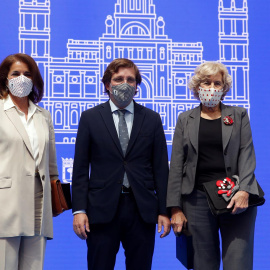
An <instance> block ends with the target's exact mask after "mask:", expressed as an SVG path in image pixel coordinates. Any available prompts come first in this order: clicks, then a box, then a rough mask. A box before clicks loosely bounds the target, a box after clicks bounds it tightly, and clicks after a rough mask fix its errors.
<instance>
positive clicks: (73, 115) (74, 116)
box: [71, 111, 79, 125]
mask: <svg viewBox="0 0 270 270" xmlns="http://www.w3.org/2000/svg"><path fill="white" fill-rule="evenodd" d="M78 119H79V117H78V112H77V111H71V125H78Z"/></svg>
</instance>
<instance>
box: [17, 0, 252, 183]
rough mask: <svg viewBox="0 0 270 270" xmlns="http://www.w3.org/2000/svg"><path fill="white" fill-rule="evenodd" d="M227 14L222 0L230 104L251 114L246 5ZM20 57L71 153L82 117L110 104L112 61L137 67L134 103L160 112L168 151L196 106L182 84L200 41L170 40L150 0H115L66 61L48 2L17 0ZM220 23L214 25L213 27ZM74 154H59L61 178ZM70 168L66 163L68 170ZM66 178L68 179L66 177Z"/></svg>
mask: <svg viewBox="0 0 270 270" xmlns="http://www.w3.org/2000/svg"><path fill="white" fill-rule="evenodd" d="M241 1H243V3H242V7H241V8H239V7H237V8H236V5H235V0H231V3H230V7H227V8H225V7H224V3H223V0H219V6H218V14H219V53H220V61H221V62H223V63H224V64H226V65H227V66H228V68H229V71H230V73H231V75H232V77H233V81H234V85H233V87H232V91H230V92H229V95H228V97H227V98H226V101H227V103H229V104H235V105H240V106H244V107H246V108H249V86H248V75H249V59H248V28H247V20H248V9H247V1H246V0H241ZM19 14H20V26H19V42H20V51H21V52H24V53H28V54H30V55H31V56H32V57H33V58H34V59H35V60H36V62H37V63H38V65H39V68H40V70H41V72H42V75H43V78H44V82H45V95H44V98H43V100H42V102H41V106H43V107H44V108H46V109H48V110H49V111H50V112H51V114H52V118H53V123H54V127H55V132H56V143H57V144H58V145H59V146H58V148H59V147H60V146H61V145H62V146H61V147H68V145H70V146H72V147H73V148H74V146H73V145H74V143H75V138H76V132H77V127H78V123H79V118H80V114H81V113H82V112H83V111H84V110H86V109H88V108H92V107H94V106H96V105H98V104H99V103H101V102H104V101H106V100H107V99H108V96H107V94H105V93H104V92H105V91H104V86H103V85H102V83H101V78H102V75H103V73H104V70H105V69H106V67H107V65H108V64H109V63H110V62H111V61H112V60H113V59H115V58H120V57H124V58H129V59H131V60H133V61H134V62H135V63H136V65H137V66H138V67H139V69H140V71H141V74H142V84H141V85H140V86H139V87H138V90H139V91H138V94H137V95H136V97H135V100H136V101H137V102H138V103H140V104H142V105H144V106H146V107H149V108H151V109H153V110H155V111H157V112H159V113H160V116H161V119H162V122H163V127H164V130H165V134H166V139H167V143H168V145H169V147H170V146H171V143H172V137H173V131H174V127H175V124H176V121H177V117H178V115H179V113H181V112H183V111H186V110H188V109H191V108H193V107H195V106H197V105H198V101H196V100H195V99H194V98H193V96H192V94H191V93H190V91H189V89H188V87H187V83H188V80H189V78H190V77H191V76H192V73H193V70H194V69H195V67H196V66H198V65H199V64H201V63H202V62H203V61H204V60H203V45H202V43H201V42H195V43H190V42H181V43H180V42H173V41H172V39H170V38H168V36H167V35H166V34H165V22H164V20H163V18H162V17H157V15H156V11H155V5H154V4H153V0H117V3H116V4H115V10H114V15H113V16H111V15H108V16H107V18H106V20H105V25H106V32H105V33H104V34H103V35H102V36H101V37H100V38H99V39H98V40H83V39H82V40H74V39H69V40H68V42H67V56H66V57H63V58H57V57H53V56H51V55H50V31H51V26H50V14H51V6H50V0H20V1H19ZM217 23H218V22H217ZM73 151H74V150H72V151H71V154H70V155H68V154H66V153H67V152H68V151H61V152H63V154H62V155H61V158H62V170H63V172H62V175H63V179H67V180H68V181H69V179H70V177H68V176H65V175H72V171H71V170H70V167H69V166H72V162H71V159H72V157H73ZM67 164H69V165H67ZM65 172H67V173H65Z"/></svg>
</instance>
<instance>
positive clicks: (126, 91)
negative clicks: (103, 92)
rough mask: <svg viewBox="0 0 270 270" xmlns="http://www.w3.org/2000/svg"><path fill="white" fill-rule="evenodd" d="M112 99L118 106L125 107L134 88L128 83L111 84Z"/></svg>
mask: <svg viewBox="0 0 270 270" xmlns="http://www.w3.org/2000/svg"><path fill="white" fill-rule="evenodd" d="M111 88H112V92H111V94H112V95H113V97H114V99H115V100H116V102H117V105H118V107H119V108H125V107H127V106H128V104H129V103H130V102H131V100H132V99H133V97H134V95H135V92H136V88H135V87H134V86H132V85H129V84H128V83H122V84H119V85H111Z"/></svg>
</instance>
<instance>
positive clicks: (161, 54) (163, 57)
mask: <svg viewBox="0 0 270 270" xmlns="http://www.w3.org/2000/svg"><path fill="white" fill-rule="evenodd" d="M159 58H160V59H161V60H164V59H165V48H164V47H161V48H159Z"/></svg>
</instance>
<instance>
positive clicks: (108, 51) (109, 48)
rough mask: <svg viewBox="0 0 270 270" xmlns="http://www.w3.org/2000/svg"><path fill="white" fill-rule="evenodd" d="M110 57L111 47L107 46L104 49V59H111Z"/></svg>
mask: <svg viewBox="0 0 270 270" xmlns="http://www.w3.org/2000/svg"><path fill="white" fill-rule="evenodd" d="M111 57H112V47H111V46H107V47H106V58H111Z"/></svg>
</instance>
